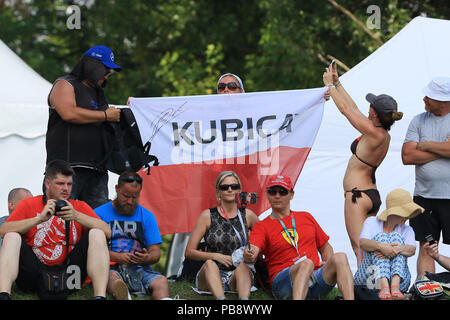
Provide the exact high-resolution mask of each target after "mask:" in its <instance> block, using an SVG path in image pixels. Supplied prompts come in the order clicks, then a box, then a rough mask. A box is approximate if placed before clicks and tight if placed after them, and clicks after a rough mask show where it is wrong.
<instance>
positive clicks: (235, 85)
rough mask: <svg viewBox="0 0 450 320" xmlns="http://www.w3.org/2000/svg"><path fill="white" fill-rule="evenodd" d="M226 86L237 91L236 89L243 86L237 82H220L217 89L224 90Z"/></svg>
mask: <svg viewBox="0 0 450 320" xmlns="http://www.w3.org/2000/svg"><path fill="white" fill-rule="evenodd" d="M225 87H228V89H230V90H231V91H235V90H237V89H240V88H241V87H239V86H238V84H237V83H236V82H228V83H224V82H220V83H219V84H218V85H217V90H219V91H223V90H225Z"/></svg>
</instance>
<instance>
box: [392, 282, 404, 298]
mask: <svg viewBox="0 0 450 320" xmlns="http://www.w3.org/2000/svg"><path fill="white" fill-rule="evenodd" d="M392 288H398V291H396V292H393V291H392ZM391 292H392V293H391V296H392V299H393V300H404V299H405V296H404V295H403V293H402V292H401V291H400V286H399V285H392V286H391Z"/></svg>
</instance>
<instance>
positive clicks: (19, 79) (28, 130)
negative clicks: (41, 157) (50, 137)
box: [0, 40, 51, 138]
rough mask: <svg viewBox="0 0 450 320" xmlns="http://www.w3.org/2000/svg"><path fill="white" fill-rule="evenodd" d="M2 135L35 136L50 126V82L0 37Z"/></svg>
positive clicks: (0, 136)
mask: <svg viewBox="0 0 450 320" xmlns="http://www.w3.org/2000/svg"><path fill="white" fill-rule="evenodd" d="M0 70H2V77H1V78H0V108H1V110H2V117H1V125H0V138H2V137H6V136H10V135H18V136H22V137H25V138H34V137H38V136H42V135H44V134H45V132H46V129H47V118H48V106H47V95H48V93H49V92H50V89H51V84H50V83H49V82H48V81H47V80H45V79H44V78H42V77H41V76H40V75H39V74H38V73H36V72H35V71H34V70H33V69H31V68H30V67H29V66H28V65H27V64H26V63H25V62H24V61H23V60H22V59H20V58H19V57H18V56H17V55H16V54H15V53H14V52H13V51H12V50H11V49H9V48H8V46H6V45H5V44H4V43H3V42H2V41H1V40H0Z"/></svg>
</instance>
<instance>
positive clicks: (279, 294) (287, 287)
mask: <svg viewBox="0 0 450 320" xmlns="http://www.w3.org/2000/svg"><path fill="white" fill-rule="evenodd" d="M291 268H292V266H291V267H287V268H285V269H283V270H282V271H280V272H279V273H278V274H277V275H276V276H275V278H274V279H273V281H272V294H273V296H274V297H275V298H276V299H279V300H288V299H292V280H291V274H290V271H291ZM323 268H324V267H322V268H320V269H318V270H315V271H314V273H313V274H314V276H313V278H315V280H316V281H315V283H314V284H313V285H312V286H311V287H309V290H308V294H307V296H306V299H315V298H318V297H319V296H321V295H325V294H327V293H328V292H330V291H331V290H333V288H334V285H329V284H327V283H326V282H325V280H323V274H322V273H323Z"/></svg>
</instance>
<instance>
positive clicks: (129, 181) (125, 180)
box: [119, 176, 142, 184]
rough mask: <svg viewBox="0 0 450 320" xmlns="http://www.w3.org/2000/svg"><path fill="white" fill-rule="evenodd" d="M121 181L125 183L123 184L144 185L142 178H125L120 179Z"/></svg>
mask: <svg viewBox="0 0 450 320" xmlns="http://www.w3.org/2000/svg"><path fill="white" fill-rule="evenodd" d="M119 180H120V181H123V182H128V183H131V182H134V181H136V182H137V183H139V184H142V178H141V177H140V176H125V177H120V179H119Z"/></svg>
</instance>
